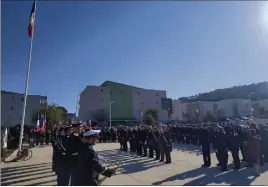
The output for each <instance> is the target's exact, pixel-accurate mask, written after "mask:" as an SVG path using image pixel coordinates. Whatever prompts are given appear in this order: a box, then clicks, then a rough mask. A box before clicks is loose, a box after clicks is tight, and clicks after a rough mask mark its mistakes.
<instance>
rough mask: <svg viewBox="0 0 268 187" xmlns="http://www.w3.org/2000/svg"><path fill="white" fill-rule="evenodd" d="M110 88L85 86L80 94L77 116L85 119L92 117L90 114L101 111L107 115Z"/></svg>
mask: <svg viewBox="0 0 268 187" xmlns="http://www.w3.org/2000/svg"><path fill="white" fill-rule="evenodd" d="M109 108H110V88H108V87H99V86H87V87H86V88H85V89H84V90H83V91H82V92H81V94H80V99H79V111H78V117H79V119H80V120H84V121H87V120H89V119H92V116H91V114H92V113H94V112H96V111H102V112H104V113H105V114H108V115H109Z"/></svg>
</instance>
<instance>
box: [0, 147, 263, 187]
mask: <svg viewBox="0 0 268 187" xmlns="http://www.w3.org/2000/svg"><path fill="white" fill-rule="evenodd" d="M118 147H119V145H118V144H117V143H107V144H98V145H96V146H95V149H96V151H98V153H99V155H101V156H103V157H104V158H105V159H106V162H107V163H109V162H112V161H117V162H119V163H120V164H121V165H122V166H121V168H120V169H119V170H118V172H117V174H116V175H115V176H113V177H112V178H108V179H107V180H106V181H105V182H104V185H188V186H189V185H193V186H195V185H265V184H266V185H267V184H268V165H267V164H266V165H265V166H264V167H262V174H261V176H260V177H258V178H255V177H253V176H251V173H252V170H251V169H246V168H244V169H241V170H240V171H233V170H232V167H233V166H232V165H233V164H232V158H231V156H230V155H229V163H230V164H229V165H228V169H229V170H228V171H226V172H219V170H218V169H217V168H216V166H215V165H216V160H215V155H214V154H212V166H211V168H200V166H201V165H202V155H200V149H199V147H196V146H191V145H182V144H174V145H173V151H172V164H168V165H167V164H164V163H159V162H158V161H153V160H152V159H148V158H143V157H136V156H135V155H134V156H132V155H131V154H130V153H125V152H121V151H118V150H117V148H118ZM32 151H33V157H32V159H30V160H29V161H24V162H16V163H4V164H1V185H5V186H7V185H21V186H24V185H31V186H37V185H56V181H55V179H56V177H55V174H54V172H52V170H51V157H52V148H51V146H43V147H36V148H34V149H33V150H32Z"/></svg>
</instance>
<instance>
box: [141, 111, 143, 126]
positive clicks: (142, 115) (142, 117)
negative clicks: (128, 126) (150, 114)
mask: <svg viewBox="0 0 268 187" xmlns="http://www.w3.org/2000/svg"><path fill="white" fill-rule="evenodd" d="M142 121H143V112H141V125H142V123H143V122H142Z"/></svg>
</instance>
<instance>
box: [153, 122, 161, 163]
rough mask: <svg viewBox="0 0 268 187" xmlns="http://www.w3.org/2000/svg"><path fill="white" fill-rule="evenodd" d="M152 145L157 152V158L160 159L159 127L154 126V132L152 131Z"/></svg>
mask: <svg viewBox="0 0 268 187" xmlns="http://www.w3.org/2000/svg"><path fill="white" fill-rule="evenodd" d="M152 137H153V138H152V147H153V149H154V152H155V160H159V159H160V150H159V142H158V139H159V132H158V129H157V127H154V129H153V132H152Z"/></svg>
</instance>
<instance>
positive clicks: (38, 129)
mask: <svg viewBox="0 0 268 187" xmlns="http://www.w3.org/2000/svg"><path fill="white" fill-rule="evenodd" d="M35 130H36V131H37V132H39V131H40V121H39V114H38V119H37V122H36V127H35Z"/></svg>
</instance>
